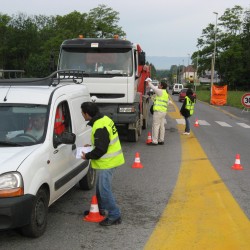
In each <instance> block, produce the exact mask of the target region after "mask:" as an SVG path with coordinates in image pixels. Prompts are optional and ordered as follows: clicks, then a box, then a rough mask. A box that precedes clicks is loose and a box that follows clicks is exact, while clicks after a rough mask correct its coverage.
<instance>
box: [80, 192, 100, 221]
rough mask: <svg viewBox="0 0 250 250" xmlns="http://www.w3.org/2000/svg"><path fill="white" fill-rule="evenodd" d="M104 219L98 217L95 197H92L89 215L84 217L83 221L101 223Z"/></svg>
mask: <svg viewBox="0 0 250 250" xmlns="http://www.w3.org/2000/svg"><path fill="white" fill-rule="evenodd" d="M104 219H105V217H104V216H102V215H100V213H99V208H98V203H97V198H96V195H94V196H93V197H92V201H91V206H90V210H89V214H88V215H86V216H85V217H84V218H83V220H85V221H89V222H101V221H103V220H104Z"/></svg>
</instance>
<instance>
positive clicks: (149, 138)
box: [146, 132, 152, 144]
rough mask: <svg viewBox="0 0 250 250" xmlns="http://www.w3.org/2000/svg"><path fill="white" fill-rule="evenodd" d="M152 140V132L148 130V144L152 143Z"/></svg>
mask: <svg viewBox="0 0 250 250" xmlns="http://www.w3.org/2000/svg"><path fill="white" fill-rule="evenodd" d="M151 142H152V136H151V133H150V132H148V139H147V141H146V144H149V143H151Z"/></svg>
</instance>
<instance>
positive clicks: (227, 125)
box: [215, 121, 232, 128]
mask: <svg viewBox="0 0 250 250" xmlns="http://www.w3.org/2000/svg"><path fill="white" fill-rule="evenodd" d="M215 122H217V123H218V124H219V125H221V126H222V127H228V128H231V127H232V126H231V125H229V124H228V123H226V122H221V121H215Z"/></svg>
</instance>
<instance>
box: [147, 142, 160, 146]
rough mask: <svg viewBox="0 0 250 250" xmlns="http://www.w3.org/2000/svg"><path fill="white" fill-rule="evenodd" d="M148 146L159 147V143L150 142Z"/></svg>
mask: <svg viewBox="0 0 250 250" xmlns="http://www.w3.org/2000/svg"><path fill="white" fill-rule="evenodd" d="M147 145H149V146H157V145H158V144H157V143H153V142H150V143H148V144H147Z"/></svg>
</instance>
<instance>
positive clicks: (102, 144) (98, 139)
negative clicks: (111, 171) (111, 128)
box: [85, 128, 110, 160]
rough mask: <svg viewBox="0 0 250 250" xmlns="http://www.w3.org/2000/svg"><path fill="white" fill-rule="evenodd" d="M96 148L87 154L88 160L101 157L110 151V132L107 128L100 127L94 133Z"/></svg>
mask: <svg viewBox="0 0 250 250" xmlns="http://www.w3.org/2000/svg"><path fill="white" fill-rule="evenodd" d="M94 140H95V142H94V149H93V150H92V151H91V152H89V153H87V154H85V158H86V159H87V160H89V159H93V160H97V159H99V158H101V157H102V156H103V155H104V154H106V152H107V151H108V147H109V142H110V140H109V133H108V131H107V129H106V128H100V129H97V130H96V131H95V135H94Z"/></svg>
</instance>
